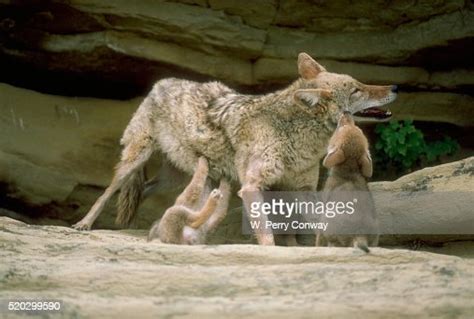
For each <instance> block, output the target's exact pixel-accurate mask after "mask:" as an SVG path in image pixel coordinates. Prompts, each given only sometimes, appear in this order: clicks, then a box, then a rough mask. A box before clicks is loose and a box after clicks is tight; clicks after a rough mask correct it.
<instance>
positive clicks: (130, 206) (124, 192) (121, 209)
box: [115, 167, 145, 227]
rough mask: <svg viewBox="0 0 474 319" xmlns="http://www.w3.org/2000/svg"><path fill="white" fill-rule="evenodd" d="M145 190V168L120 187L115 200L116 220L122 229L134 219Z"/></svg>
mask: <svg viewBox="0 0 474 319" xmlns="http://www.w3.org/2000/svg"><path fill="white" fill-rule="evenodd" d="M144 188H145V168H143V167H142V168H140V169H139V170H138V171H137V172H136V173H135V174H133V175H132V176H131V177H130V178H129V179H128V180H127V181H126V182H125V183H124V184H123V186H122V187H121V189H120V194H119V196H118V200H117V219H116V220H115V223H116V224H117V225H120V226H122V227H127V226H129V225H130V223H131V222H132V220H133V219H134V218H135V216H136V214H137V210H138V206H139V205H140V202H141V200H142V195H143V190H144Z"/></svg>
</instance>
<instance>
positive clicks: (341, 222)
mask: <svg viewBox="0 0 474 319" xmlns="http://www.w3.org/2000/svg"><path fill="white" fill-rule="evenodd" d="M323 165H324V166H325V167H326V168H328V169H329V177H328V179H327V181H326V184H325V185H324V190H323V192H324V193H325V195H326V196H325V197H326V198H325V200H326V201H334V202H341V201H343V202H348V201H353V200H354V198H356V199H357V203H356V204H355V212H354V213H352V214H350V215H346V214H342V215H338V216H336V217H335V218H333V219H328V218H326V219H325V220H324V221H325V222H328V229H327V231H329V232H330V233H331V234H328V235H322V234H321V233H320V234H318V235H317V239H316V245H317V246H318V245H319V244H320V240H321V239H325V240H326V241H327V244H328V245H330V246H354V247H358V248H360V249H362V250H363V251H365V252H367V253H368V252H369V248H368V246H369V245H371V246H376V245H377V244H378V224H377V216H376V212H375V207H374V202H373V199H372V196H371V195H370V192H369V187H368V186H367V178H369V177H371V176H372V159H371V157H370V153H369V143H368V142H367V138H366V137H365V136H364V133H362V130H361V129H360V128H358V127H357V126H356V125H355V123H354V120H353V119H352V116H351V114H350V113H348V112H344V113H343V114H342V115H341V117H340V119H339V122H338V125H337V128H336V131H335V132H334V135H333V136H332V137H331V139H330V141H329V146H328V153H327V155H326V157H325V158H324V161H323ZM350 233H352V235H350Z"/></svg>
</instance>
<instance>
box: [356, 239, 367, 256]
mask: <svg viewBox="0 0 474 319" xmlns="http://www.w3.org/2000/svg"><path fill="white" fill-rule="evenodd" d="M354 247H357V248H359V249H360V250H363V251H365V252H366V253H370V249H369V243H368V241H367V237H365V236H357V237H356V238H354Z"/></svg>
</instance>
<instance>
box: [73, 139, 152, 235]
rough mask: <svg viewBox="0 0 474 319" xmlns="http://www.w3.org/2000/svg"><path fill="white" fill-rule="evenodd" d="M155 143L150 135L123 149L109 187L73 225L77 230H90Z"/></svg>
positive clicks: (142, 163) (143, 161)
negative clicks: (108, 202) (109, 201)
mask: <svg viewBox="0 0 474 319" xmlns="http://www.w3.org/2000/svg"><path fill="white" fill-rule="evenodd" d="M154 148H155V146H154V143H153V140H152V138H151V137H150V136H145V137H144V138H142V139H138V140H137V139H136V140H134V141H133V142H131V143H130V144H128V145H127V146H126V147H125V148H124V150H123V151H122V158H121V160H120V162H119V163H118V165H117V167H116V169H115V174H114V177H113V178H112V182H111V183H110V185H109V187H107V189H106V190H105V192H104V193H103V194H102V196H100V197H99V198H98V199H97V201H96V202H95V204H94V205H93V206H92V208H91V209H90V210H89V212H88V213H87V215H86V216H85V217H84V218H82V219H81V220H80V221H79V222H78V223H76V224H74V225H73V226H72V227H73V228H75V229H77V230H89V229H90V228H91V227H92V224H93V223H94V221H95V220H96V219H97V217H98V216H99V215H100V213H101V212H102V210H103V209H104V206H105V204H106V203H107V201H108V200H109V199H110V198H111V197H112V195H114V193H115V192H116V191H117V190H119V189H120V187H121V186H122V185H123V184H124V182H125V181H126V180H127V179H128V178H130V176H132V174H134V173H135V172H136V171H137V170H139V169H141V168H142V167H143V166H144V165H145V163H146V162H147V161H148V159H149V158H150V156H151V155H152V154H153V151H154Z"/></svg>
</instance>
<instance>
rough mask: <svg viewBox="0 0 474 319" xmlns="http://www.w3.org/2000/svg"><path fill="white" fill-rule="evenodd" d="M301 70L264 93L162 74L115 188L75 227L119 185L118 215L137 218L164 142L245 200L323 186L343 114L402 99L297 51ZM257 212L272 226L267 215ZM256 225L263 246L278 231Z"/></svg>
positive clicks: (85, 222)
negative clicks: (236, 186)
mask: <svg viewBox="0 0 474 319" xmlns="http://www.w3.org/2000/svg"><path fill="white" fill-rule="evenodd" d="M298 71H299V74H300V78H299V79H298V80H296V81H295V82H294V83H293V84H291V85H290V86H288V87H287V88H285V89H282V90H280V91H277V92H274V93H270V94H266V95H243V94H239V93H238V92H236V91H234V90H232V89H230V88H228V87H227V86H225V85H223V84H221V83H219V82H209V83H197V82H191V81H186V80H179V79H173V78H170V79H163V80H160V81H158V82H157V83H156V84H155V85H154V87H153V89H152V90H151V92H150V93H149V95H148V96H147V97H146V98H145V100H144V101H143V102H142V104H141V105H140V107H139V108H138V110H137V111H136V112H135V114H134V116H133V118H132V119H131V121H130V123H129V124H128V126H127V128H126V129H125V132H124V134H123V137H122V139H121V144H122V145H123V151H122V156H121V160H120V163H119V164H118V165H117V168H116V171H115V175H114V177H113V179H112V181H111V183H110V185H109V187H107V189H106V190H105V192H104V194H103V195H102V196H100V197H99V198H98V199H97V201H96V202H95V204H94V205H93V206H92V208H91V209H90V211H89V213H87V215H86V216H85V217H84V218H83V219H82V220H81V221H79V222H78V223H77V224H75V225H74V226H73V227H74V228H76V229H84V230H85V229H90V228H91V226H92V224H93V223H94V221H95V219H96V218H97V216H98V215H99V214H100V212H101V211H102V210H103V208H104V205H105V204H106V202H107V201H108V200H109V199H110V198H111V197H112V195H113V194H114V193H115V192H116V191H118V190H119V189H120V194H119V198H118V216H117V222H118V223H119V224H123V225H127V224H129V222H130V221H131V220H132V218H133V217H134V216H135V213H136V211H137V208H138V205H139V202H140V200H141V199H142V192H143V189H144V184H145V181H144V173H143V171H144V166H145V164H146V162H147V161H148V160H149V159H150V157H151V156H152V154H153V153H154V152H156V151H158V150H159V151H161V152H163V153H165V154H166V155H167V157H168V159H169V160H170V161H171V162H172V163H174V164H175V165H176V166H177V167H178V168H180V169H182V170H183V171H185V172H187V173H188V174H190V175H192V174H193V173H194V168H195V166H196V163H197V161H198V158H199V157H200V156H205V157H206V159H207V160H208V161H209V177H210V178H211V179H213V180H215V181H218V180H221V179H222V178H226V179H227V180H229V181H237V182H240V184H241V185H242V188H241V189H240V191H239V195H240V196H241V197H242V199H243V202H244V206H245V207H247V208H249V207H250V204H251V203H252V202H253V201H259V202H263V197H262V196H261V191H262V190H265V189H275V190H285V191H292V190H315V189H316V186H317V184H318V177H319V176H318V175H319V165H320V164H319V163H320V160H321V159H322V158H323V157H324V154H325V150H326V146H327V143H328V141H329V138H330V137H331V135H332V133H333V132H334V129H335V128H336V123H337V119H338V117H339V115H340V114H341V113H342V112H343V111H349V112H351V113H352V114H355V115H357V116H359V117H364V118H371V119H373V120H385V119H388V118H389V117H390V116H391V114H390V112H389V111H385V110H381V109H378V108H377V107H378V106H381V105H385V104H387V103H390V102H392V101H393V100H395V98H396V96H397V94H396V91H397V87H396V86H390V85H389V86H376V85H366V84H363V83H360V82H359V81H357V80H355V79H353V78H352V77H350V76H348V75H344V74H336V73H330V72H327V71H326V69H325V68H324V67H323V66H321V65H320V64H319V63H317V62H316V61H315V60H313V59H312V58H311V57H310V56H309V55H308V54H306V53H300V54H299V56H298ZM247 212H250V210H249V209H247ZM249 219H250V220H251V221H252V220H255V219H256V221H258V222H259V223H260V224H265V223H266V221H267V216H266V215H265V214H260V217H258V218H253V217H251V216H249ZM255 232H256V237H257V240H258V242H259V244H266V245H274V238H273V235H272V234H271V233H270V234H266V233H265V230H255Z"/></svg>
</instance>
